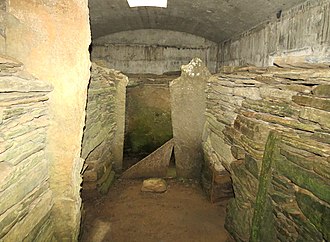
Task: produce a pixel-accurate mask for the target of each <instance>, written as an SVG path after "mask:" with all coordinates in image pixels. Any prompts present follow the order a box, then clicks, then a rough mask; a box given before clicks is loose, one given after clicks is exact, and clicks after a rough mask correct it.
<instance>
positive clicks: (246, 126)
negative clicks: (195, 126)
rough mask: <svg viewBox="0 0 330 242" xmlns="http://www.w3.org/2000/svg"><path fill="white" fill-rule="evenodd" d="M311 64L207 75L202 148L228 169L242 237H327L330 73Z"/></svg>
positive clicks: (234, 231) (232, 210) (233, 225)
mask: <svg viewBox="0 0 330 242" xmlns="http://www.w3.org/2000/svg"><path fill="white" fill-rule="evenodd" d="M309 67H310V69H300V68H296V69H287V68H276V67H269V68H256V67H242V68H238V67H223V68H222V71H221V72H220V73H219V74H217V75H214V76H212V77H211V78H210V79H209V80H208V87H207V111H206V119H207V121H206V124H205V129H204V137H203V149H204V154H205V157H206V164H207V165H210V166H212V167H214V169H215V170H216V171H217V172H218V173H222V172H226V171H228V172H229V173H230V176H231V179H232V184H233V188H234V193H235V198H234V199H232V200H231V201H230V203H229V206H228V208H227V218H226V225H225V226H226V228H227V230H228V231H229V232H230V233H231V235H232V236H233V237H234V238H235V240H236V241H249V240H250V241H283V242H284V241H320V242H321V241H324V240H326V241H327V240H329V230H328V229H327V224H329V218H330V216H329V211H330V197H329V194H330V186H329V184H330V177H329V174H330V136H329V131H330V126H329V125H330V106H329V104H330V95H329V93H330V92H329V90H330V89H329V88H330V71H329V68H324V69H317V68H313V66H311V65H310V66H309ZM271 131H272V132H275V134H274V136H273V138H270V139H271V141H269V142H267V139H269V134H270V132H271ZM274 137H275V138H274ZM266 142H267V144H266ZM251 232H252V233H251Z"/></svg>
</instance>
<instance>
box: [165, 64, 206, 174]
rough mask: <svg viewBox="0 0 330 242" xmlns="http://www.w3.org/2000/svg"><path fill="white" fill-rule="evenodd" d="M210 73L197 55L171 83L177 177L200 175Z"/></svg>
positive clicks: (182, 68)
mask: <svg viewBox="0 0 330 242" xmlns="http://www.w3.org/2000/svg"><path fill="white" fill-rule="evenodd" d="M209 77H210V72H209V71H208V69H207V68H206V67H205V65H204V64H203V63H202V61H201V60H200V59H198V58H195V59H193V60H192V61H191V62H190V63H189V64H188V65H184V66H182V67H181V76H180V77H179V78H177V79H175V80H173V81H172V82H171V83H170V95H171V112H172V127H173V138H174V154H175V163H176V169H177V175H178V176H179V177H186V178H194V177H199V176H200V172H201V168H202V164H203V151H202V148H201V147H202V133H203V125H204V123H205V115H204V112H205V107H206V95H205V89H206V81H207V79H208V78H209Z"/></svg>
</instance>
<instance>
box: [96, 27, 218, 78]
mask: <svg viewBox="0 0 330 242" xmlns="http://www.w3.org/2000/svg"><path fill="white" fill-rule="evenodd" d="M217 49H218V45H217V44H216V43H214V42H211V41H209V40H207V39H204V38H202V37H199V36H195V35H192V34H187V33H182V32H175V31H169V30H157V29H149V30H148V29H145V30H135V31H124V32H120V33H116V34H112V35H108V36H103V37H100V38H98V39H96V40H95V41H94V42H93V49H92V54H91V55H92V60H93V61H95V60H104V61H105V63H106V64H107V66H108V67H109V68H115V69H118V70H121V71H123V72H124V73H135V74H137V73H143V74H144V73H152V74H158V75H160V74H163V73H166V72H173V71H179V70H180V66H181V65H183V64H185V63H187V62H189V61H190V60H191V59H192V58H194V57H198V58H200V59H202V60H203V62H204V63H206V64H205V65H206V66H207V67H208V68H209V70H210V71H211V72H212V73H214V72H216V66H217Z"/></svg>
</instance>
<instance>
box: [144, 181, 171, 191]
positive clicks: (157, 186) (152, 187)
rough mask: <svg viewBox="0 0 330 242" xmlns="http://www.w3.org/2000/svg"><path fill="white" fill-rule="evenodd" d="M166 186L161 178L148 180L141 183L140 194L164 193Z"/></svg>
mask: <svg viewBox="0 0 330 242" xmlns="http://www.w3.org/2000/svg"><path fill="white" fill-rule="evenodd" d="M166 190H167V184H166V181H165V180H164V179H161V178H150V179H147V180H144V181H143V184H142V188H141V192H156V193H162V192H166Z"/></svg>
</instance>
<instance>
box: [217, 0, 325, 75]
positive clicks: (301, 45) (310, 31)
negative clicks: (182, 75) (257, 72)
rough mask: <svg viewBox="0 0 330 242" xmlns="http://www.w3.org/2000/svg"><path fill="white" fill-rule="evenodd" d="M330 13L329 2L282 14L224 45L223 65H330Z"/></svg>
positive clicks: (305, 6) (220, 61)
mask: <svg viewBox="0 0 330 242" xmlns="http://www.w3.org/2000/svg"><path fill="white" fill-rule="evenodd" d="M329 11H330V3H329V1H328V0H319V1H306V2H305V3H304V4H302V5H299V6H296V7H294V8H292V9H291V10H289V11H282V12H281V14H280V17H279V18H278V19H276V18H275V15H274V19H272V20H271V21H270V22H269V23H264V24H261V25H259V26H257V27H255V28H254V29H252V30H249V31H247V32H245V33H243V34H241V35H240V36H239V37H237V38H232V39H230V40H228V41H225V42H223V43H221V44H220V47H219V65H220V66H221V65H236V66H238V65H246V64H248V65H256V66H269V65H273V63H275V64H277V65H280V66H284V67H290V66H293V67H308V68H313V65H314V67H315V63H318V67H320V66H329V64H330V58H329V56H330V48H329V42H330V16H329V14H328V13H329ZM258 24H259V23H258ZM244 31H246V30H244Z"/></svg>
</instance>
